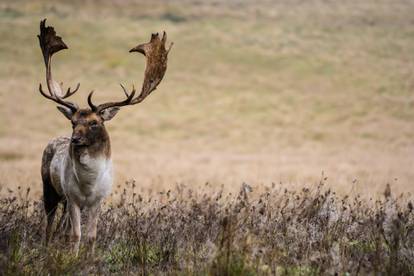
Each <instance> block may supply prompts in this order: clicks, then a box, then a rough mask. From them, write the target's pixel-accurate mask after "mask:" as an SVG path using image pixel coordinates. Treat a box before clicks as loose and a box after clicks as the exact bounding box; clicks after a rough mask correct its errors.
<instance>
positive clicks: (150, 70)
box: [38, 19, 173, 255]
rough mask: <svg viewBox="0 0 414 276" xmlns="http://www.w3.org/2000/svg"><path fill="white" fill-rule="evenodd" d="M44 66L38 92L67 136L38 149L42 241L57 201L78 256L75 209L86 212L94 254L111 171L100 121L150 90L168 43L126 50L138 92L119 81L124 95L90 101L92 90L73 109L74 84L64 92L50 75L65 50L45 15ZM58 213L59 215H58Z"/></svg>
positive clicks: (156, 38)
mask: <svg viewBox="0 0 414 276" xmlns="http://www.w3.org/2000/svg"><path fill="white" fill-rule="evenodd" d="M38 38H39V44H40V48H41V50H42V54H43V58H44V63H45V66H46V84H47V90H48V92H45V91H44V90H43V88H42V84H41V83H40V85H39V92H40V94H41V95H42V96H43V97H45V98H46V99H48V100H50V101H53V102H55V103H56V104H57V109H58V110H59V111H60V112H61V113H62V114H63V115H64V116H65V117H66V118H67V119H68V120H69V121H70V122H71V124H72V135H71V137H58V138H55V139H53V140H51V141H50V142H49V143H48V145H47V146H46V148H45V149H44V151H43V156H42V165H41V176H42V182H43V203H44V210H45V213H46V229H45V243H46V245H47V244H49V242H50V241H51V239H52V236H53V222H54V219H55V215H56V210H57V208H58V206H59V204H61V203H62V204H63V205H64V206H63V210H64V211H63V213H64V215H65V214H66V215H67V216H68V218H69V220H68V227H67V229H68V230H67V238H68V242H69V244H70V247H71V249H72V250H73V252H74V253H75V254H76V255H78V252H79V246H80V240H81V211H82V212H86V214H87V221H86V238H87V243H88V246H89V247H90V250H91V252H92V253H93V252H94V247H95V241H96V235H97V223H98V216H99V211H100V209H101V205H102V204H103V202H104V200H105V198H106V197H108V196H109V195H110V193H111V187H112V182H113V169H112V161H111V143H110V138H109V134H108V132H107V130H106V128H105V122H106V121H109V120H111V119H112V118H113V117H114V116H115V115H116V114H117V112H118V111H119V110H120V108H121V107H124V106H131V105H136V104H139V103H141V102H142V101H143V100H144V99H145V98H146V97H148V95H150V94H151V92H153V91H154V90H155V89H156V88H157V86H158V85H159V83H160V82H161V80H162V79H163V77H164V74H165V72H166V70H167V57H168V53H169V51H170V50H171V47H172V45H173V43H171V44H170V46H169V47H168V49H167V48H166V47H165V43H166V40H167V34H166V33H165V32H163V35H162V37H160V35H159V34H158V33H155V34H152V35H151V39H150V41H149V42H147V43H144V44H139V45H138V46H136V47H134V48H132V49H131V50H129V52H131V53H133V52H138V53H141V54H143V55H144V56H145V58H146V67H145V71H144V79H143V84H142V88H141V92H140V93H139V94H138V95H137V96H136V90H135V87H134V86H132V90H131V91H127V89H126V88H125V87H124V86H123V85H122V84H121V88H122V90H123V92H124V96H125V98H124V99H123V100H120V101H113V102H106V103H102V104H99V105H95V104H94V103H93V102H92V96H93V93H94V92H93V91H91V92H90V93H89V95H88V97H87V103H88V105H89V107H88V108H79V106H78V105H77V104H76V103H73V102H71V101H69V100H68V98H69V97H70V96H72V95H73V94H75V93H76V92H77V91H78V90H79V87H80V84H79V83H78V84H77V86H76V87H75V89H71V88H70V87H69V88H68V89H67V90H66V91H65V92H64V89H63V83H60V84H59V83H58V82H56V81H55V80H54V79H53V77H52V56H53V55H54V54H56V53H57V52H59V51H61V50H64V49H68V46H67V45H66V44H65V43H64V42H63V40H62V38H61V37H60V36H58V35H56V32H55V30H54V28H53V27H52V26H46V19H44V20H42V21H41V22H40V34H39V35H38ZM62 217H63V216H62Z"/></svg>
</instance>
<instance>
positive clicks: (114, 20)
mask: <svg viewBox="0 0 414 276" xmlns="http://www.w3.org/2000/svg"><path fill="white" fill-rule="evenodd" d="M413 14H414V1H403V0H395V1H357V0H350V1H323V0H310V1H301V0H297V1H259V2H256V1H197V0H183V1H178V0H177V1H134V0H130V1H128V0H125V1H123V0H118V1H115V0H114V1H105V2H103V1H70V2H68V1H53V2H48V1H13V2H11V1H1V2H0V36H1V40H0V64H1V66H0V110H1V111H0V114H1V115H0V186H1V187H3V188H4V187H13V186H17V185H22V186H32V187H34V190H36V191H38V190H40V187H41V184H40V183H41V182H40V173H39V171H40V159H41V153H42V150H43V148H44V146H45V145H46V144H47V142H48V140H49V139H51V138H52V137H55V136H57V135H67V134H70V131H71V128H70V124H69V122H68V121H67V120H66V119H65V118H64V117H63V116H61V114H60V113H58V112H57V110H56V108H55V105H54V104H53V103H51V102H48V101H46V100H45V99H44V98H42V97H41V96H40V95H39V93H38V92H37V87H38V83H39V82H42V83H44V82H45V72H44V65H43V61H42V58H41V52H40V49H39V46H38V41H37V37H36V35H37V34H38V32H39V30H38V28H39V21H40V20H41V19H43V18H47V19H48V21H47V23H48V24H50V25H52V26H54V27H55V29H56V31H57V33H58V34H59V35H61V36H62V37H63V39H64V41H65V42H66V43H67V45H68V46H69V50H66V51H62V52H61V53H59V54H58V55H56V58H55V59H54V75H55V78H56V79H57V80H61V81H63V83H64V87H67V86H72V87H74V86H75V85H76V83H77V82H80V83H81V88H80V92H79V93H78V95H76V96H75V97H74V100H75V101H77V102H78V103H79V104H80V105H84V106H86V96H87V93H88V92H89V91H90V90H95V91H96V92H95V99H96V101H97V102H101V101H106V100H111V99H119V98H120V97H122V96H123V94H122V92H121V89H120V87H119V83H123V84H125V85H128V87H131V85H132V84H133V83H134V84H135V85H136V86H138V87H139V86H140V84H141V81H142V74H143V69H144V58H143V57H142V56H140V55H135V54H129V53H128V50H129V49H130V48H131V47H133V46H135V45H137V44H138V43H142V42H145V41H147V40H148V39H149V36H150V33H151V32H159V31H163V30H165V31H167V33H168V37H169V40H170V41H174V47H173V49H172V51H171V54H170V59H169V67H168V70H167V73H166V77H165V79H164V80H163V82H162V83H161V85H160V86H159V88H158V90H157V91H156V92H155V93H154V94H153V95H151V96H150V97H149V98H147V99H146V100H145V102H144V103H142V104H141V105H139V106H134V107H128V108H124V109H123V110H122V111H121V112H120V113H119V114H118V115H117V117H116V118H115V119H114V120H113V121H111V122H108V124H107V127H108V129H109V132H110V135H111V137H112V143H113V157H114V164H115V169H116V173H117V178H116V179H117V180H116V182H117V184H118V185H121V184H122V183H123V182H124V181H125V180H127V179H136V181H137V184H139V185H141V186H142V187H144V188H151V189H160V188H166V187H169V186H171V185H174V184H176V183H182V182H184V183H186V184H188V185H201V184H203V183H204V182H206V181H209V182H212V183H214V184H216V185H220V184H225V185H227V186H228V187H229V188H231V187H233V186H237V187H238V185H240V184H241V183H242V182H243V181H246V182H248V183H250V184H252V185H261V184H265V185H270V184H271V183H272V182H283V183H286V185H299V186H302V185H307V184H313V183H315V182H317V180H318V179H319V178H320V177H321V172H322V171H323V172H324V174H325V175H327V176H328V184H330V185H332V186H333V187H335V188H336V189H337V190H338V191H341V192H356V191H358V192H359V191H363V192H369V194H375V193H377V192H380V191H382V190H383V187H384V186H385V184H386V183H391V184H392V185H393V186H394V187H395V189H396V191H398V192H407V191H410V192H413V191H414V189H413V186H412V185H411V181H412V179H414V178H413V177H414V162H413V161H414V142H413V136H414V126H413V118H414V94H413V88H414V78H413V72H414V71H413V68H414V62H413V61H414V58H413V53H414V17H413Z"/></svg>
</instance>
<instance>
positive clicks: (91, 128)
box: [38, 19, 172, 146]
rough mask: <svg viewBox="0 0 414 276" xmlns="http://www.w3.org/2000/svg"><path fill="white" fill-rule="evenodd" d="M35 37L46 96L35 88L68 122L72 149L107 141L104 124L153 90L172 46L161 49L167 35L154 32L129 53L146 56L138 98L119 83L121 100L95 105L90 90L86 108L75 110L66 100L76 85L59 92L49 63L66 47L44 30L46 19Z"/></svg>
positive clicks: (163, 70) (133, 92)
mask: <svg viewBox="0 0 414 276" xmlns="http://www.w3.org/2000/svg"><path fill="white" fill-rule="evenodd" d="M38 38H39V43H40V48H41V49H42V53H43V58H44V61H45V65H46V84H47V89H48V92H49V93H45V92H44V91H43V88H42V85H41V84H40V85H39V91H40V94H42V95H43V96H44V97H45V98H47V99H49V100H51V101H54V102H55V103H57V104H58V106H57V108H58V110H59V111H60V112H62V113H63V115H65V117H66V118H67V119H69V120H70V121H71V122H72V128H73V132H72V139H71V143H72V145H73V146H90V145H93V144H95V143H97V142H99V141H102V139H105V138H107V136H108V135H107V133H106V130H105V126H104V122H105V121H109V120H111V119H112V118H113V117H114V116H115V115H116V113H117V112H118V111H119V109H120V108H121V107H123V106H128V105H135V104H138V103H140V102H142V101H143V100H144V99H145V98H146V97H147V96H148V95H149V94H151V92H152V91H154V90H155V89H156V88H157V86H158V84H159V83H160V82H161V80H162V78H163V77H164V74H165V71H166V70H167V56H168V53H169V51H170V49H171V46H172V43H171V44H170V46H169V47H168V49H166V48H165V43H166V40H167V34H166V33H165V32H164V33H163V35H162V38H160V36H159V34H158V33H156V34H152V36H151V40H150V41H149V42H148V43H145V44H140V45H138V46H136V47H135V48H132V49H131V50H130V51H129V52H138V53H141V54H143V55H144V56H145V57H146V68H145V75H144V82H143V84H142V88H141V92H140V93H139V95H138V96H135V94H136V90H135V88H134V87H133V88H132V90H131V91H130V92H128V91H127V90H126V89H125V87H124V86H123V85H122V84H121V88H122V90H123V92H124V94H125V99H124V100H121V101H115V102H107V103H103V104H99V105H95V104H93V102H92V95H93V91H92V92H90V93H89V96H88V105H89V108H79V107H78V105H76V104H75V103H72V102H70V101H68V100H66V99H67V98H69V97H70V96H72V95H73V94H75V93H76V92H77V91H78V89H79V86H80V84H79V83H78V84H77V86H76V88H75V89H73V90H72V89H71V88H70V87H69V88H68V89H67V90H66V92H65V93H63V91H64V90H63V87H62V85H63V84H62V83H60V84H59V83H57V82H56V81H54V80H53V78H52V69H51V65H52V64H51V62H52V56H53V54H55V53H57V52H59V51H61V50H63V49H68V47H67V46H66V44H65V43H64V42H63V40H62V38H61V37H59V36H57V35H56V32H55V30H54V28H53V27H51V26H48V27H46V19H44V20H42V21H41V22H40V35H38Z"/></svg>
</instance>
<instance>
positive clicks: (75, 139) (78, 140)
mask: <svg viewBox="0 0 414 276" xmlns="http://www.w3.org/2000/svg"><path fill="white" fill-rule="evenodd" d="M80 140H81V138H80V137H79V136H74V137H72V139H71V141H72V143H73V144H79V142H80Z"/></svg>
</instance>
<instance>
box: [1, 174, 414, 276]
mask: <svg viewBox="0 0 414 276" xmlns="http://www.w3.org/2000/svg"><path fill="white" fill-rule="evenodd" d="M322 182H323V181H322ZM322 182H321V183H320V184H319V185H318V187H317V188H316V189H314V190H308V189H303V190H302V191H298V192H295V191H288V190H285V189H284V188H283V186H280V185H274V186H273V187H268V188H267V189H266V191H265V192H264V193H262V194H260V195H258V196H252V195H251V187H250V186H249V185H247V184H244V185H243V186H242V187H241V189H240V191H239V192H238V193H235V194H226V193H224V192H223V191H222V190H220V191H214V190H215V189H212V188H211V187H210V186H209V185H208V184H206V185H205V187H204V189H202V190H198V191H196V190H193V189H191V188H188V187H185V186H177V187H176V188H174V189H172V190H169V191H167V192H162V193H155V194H146V195H145V194H140V193H138V192H137V189H136V187H135V183H134V182H132V183H127V184H126V187H127V188H126V189H125V190H124V191H123V192H122V194H121V200H119V201H118V202H117V203H115V201H113V203H112V204H110V205H108V206H106V207H105V209H104V210H103V211H102V213H101V220H100V222H99V225H98V228H99V230H98V231H99V232H100V233H101V235H99V237H98V240H97V250H96V255H95V257H93V258H92V257H86V251H84V252H85V253H84V254H82V253H81V255H80V256H79V257H75V256H74V255H72V254H70V253H69V251H68V250H67V248H65V243H64V241H63V240H64V239H63V237H62V236H61V235H57V236H56V238H55V241H54V243H53V245H52V247H51V248H49V249H48V250H46V249H45V248H44V247H43V246H42V245H41V244H42V243H41V238H42V231H41V230H42V227H43V223H42V220H43V217H44V214H43V210H42V204H40V203H39V202H32V201H28V200H27V199H26V198H27V195H24V192H23V195H22V196H18V197H17V198H16V196H15V194H13V193H11V194H9V197H7V198H3V199H2V200H1V201H0V274H2V275H4V274H6V275H7V274H13V275H15V274H16V273H18V274H19V273H20V274H36V275H39V274H40V275H47V274H49V275H60V274H110V273H114V274H124V275H125V274H141V275H148V274H160V273H165V274H180V275H183V274H194V275H200V274H206V275H256V274H258V275H270V274H275V273H277V274H278V275H285V274H289V275H292V274H293V275H316V274H329V275H333V274H335V273H339V274H344V273H350V274H351V275H357V274H370V273H373V274H381V273H385V274H388V275H397V274H398V275H408V274H411V275H412V274H413V273H414V266H413V264H414V252H413V248H414V215H413V210H412V209H413V205H412V202H410V201H407V199H406V198H401V197H400V198H395V197H394V196H393V195H392V194H389V195H388V197H387V198H386V199H385V200H375V201H374V200H362V199H361V198H360V197H354V198H350V197H340V196H337V195H336V194H335V193H334V192H332V191H330V190H327V189H326V188H324V187H323V183H322ZM81 252H82V251H81Z"/></svg>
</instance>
